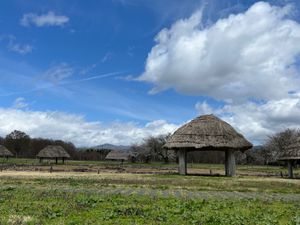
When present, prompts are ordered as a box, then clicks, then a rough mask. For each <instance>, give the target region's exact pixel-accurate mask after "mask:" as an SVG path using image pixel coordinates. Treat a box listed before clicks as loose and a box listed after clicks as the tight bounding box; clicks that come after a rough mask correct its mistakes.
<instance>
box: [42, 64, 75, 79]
mask: <svg viewBox="0 0 300 225" xmlns="http://www.w3.org/2000/svg"><path fill="white" fill-rule="evenodd" d="M73 74H74V69H73V68H72V67H71V66H69V65H68V64H67V63H60V64H58V65H55V66H52V67H50V68H49V69H48V70H47V71H46V72H45V73H44V74H43V78H44V79H45V80H47V81H50V82H51V83H53V84H58V83H59V82H60V81H62V80H64V79H66V78H68V77H70V76H72V75H73Z"/></svg>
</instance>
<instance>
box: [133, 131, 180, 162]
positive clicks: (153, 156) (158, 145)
mask: <svg viewBox="0 0 300 225" xmlns="http://www.w3.org/2000/svg"><path fill="white" fill-rule="evenodd" d="M168 137H169V135H165V136H164V135H161V136H158V137H153V136H151V137H148V138H146V139H145V140H144V141H143V143H142V144H140V145H133V146H131V152H132V154H133V155H134V156H135V157H136V158H137V159H138V160H139V161H143V162H146V163H148V162H150V161H151V160H155V161H164V162H165V163H168V162H169V161H170V160H174V159H175V153H174V151H172V150H168V149H165V148H163V146H164V144H165V143H166V141H167V139H168Z"/></svg>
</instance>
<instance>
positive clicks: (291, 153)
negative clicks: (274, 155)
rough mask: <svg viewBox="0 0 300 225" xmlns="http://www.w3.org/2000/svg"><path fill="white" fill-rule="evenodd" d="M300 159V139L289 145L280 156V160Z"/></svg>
mask: <svg viewBox="0 0 300 225" xmlns="http://www.w3.org/2000/svg"><path fill="white" fill-rule="evenodd" d="M298 159H300V137H299V138H297V139H296V141H295V142H293V143H292V144H290V145H288V146H287V147H286V149H285V151H284V152H283V153H282V154H281V155H280V157H279V160H282V161H285V160H298Z"/></svg>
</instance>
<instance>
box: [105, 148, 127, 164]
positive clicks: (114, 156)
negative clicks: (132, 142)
mask: <svg viewBox="0 0 300 225" xmlns="http://www.w3.org/2000/svg"><path fill="white" fill-rule="evenodd" d="M129 157H130V153H129V152H126V151H117V150H111V151H110V152H109V153H108V154H107V156H106V157H105V159H107V160H116V161H117V160H118V161H121V162H122V163H123V162H124V161H127V160H129Z"/></svg>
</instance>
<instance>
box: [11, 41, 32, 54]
mask: <svg viewBox="0 0 300 225" xmlns="http://www.w3.org/2000/svg"><path fill="white" fill-rule="evenodd" d="M8 49H9V50H10V51H13V52H16V53H19V54H21V55H25V54H27V53H30V52H32V50H33V47H32V46H31V45H28V44H24V45H22V44H16V43H14V44H11V45H9V46H8Z"/></svg>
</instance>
